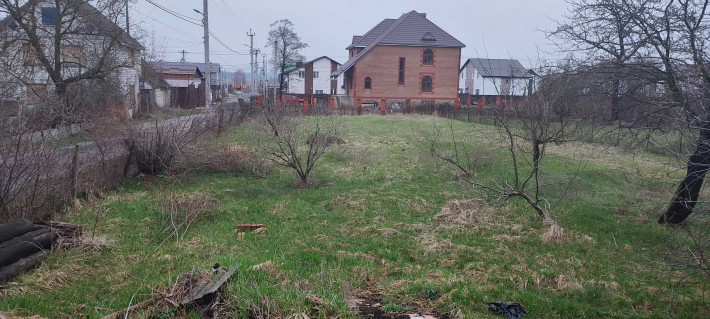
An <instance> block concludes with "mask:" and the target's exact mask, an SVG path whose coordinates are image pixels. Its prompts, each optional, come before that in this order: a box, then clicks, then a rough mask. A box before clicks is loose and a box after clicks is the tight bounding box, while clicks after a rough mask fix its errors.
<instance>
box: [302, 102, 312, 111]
mask: <svg viewBox="0 0 710 319" xmlns="http://www.w3.org/2000/svg"><path fill="white" fill-rule="evenodd" d="M310 102H311V101H310V100H308V99H304V100H303V114H308V104H310Z"/></svg>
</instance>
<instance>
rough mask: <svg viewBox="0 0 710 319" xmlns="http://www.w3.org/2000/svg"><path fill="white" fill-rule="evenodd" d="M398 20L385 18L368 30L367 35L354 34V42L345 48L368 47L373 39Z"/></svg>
mask: <svg viewBox="0 0 710 319" xmlns="http://www.w3.org/2000/svg"><path fill="white" fill-rule="evenodd" d="M395 21H397V20H396V19H384V20H382V22H380V23H378V24H377V25H376V26H375V27H374V28H372V29H371V30H370V31H367V33H365V35H361V36H353V44H351V45H350V46H348V47H347V48H345V49H346V50H350V49H352V48H364V47H367V46H368V45H369V44H370V43H372V41H374V40H375V39H376V38H377V36H379V35H380V34H382V32H384V31H385V30H387V28H389V27H390V26H391V25H392V23H394V22H395Z"/></svg>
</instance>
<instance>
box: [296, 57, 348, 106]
mask: <svg viewBox="0 0 710 319" xmlns="http://www.w3.org/2000/svg"><path fill="white" fill-rule="evenodd" d="M340 66H341V64H340V63H339V62H338V61H335V60H333V59H331V58H329V57H327V56H322V57H319V58H316V59H313V60H311V61H308V62H306V63H303V65H302V66H299V67H296V68H293V69H291V70H289V71H287V72H286V83H287V84H286V85H287V86H286V88H285V92H286V93H288V94H296V95H300V96H302V97H316V98H319V99H323V98H327V96H328V95H336V94H345V89H344V88H342V85H343V76H342V75H340V76H338V77H335V78H331V77H330V75H331V73H333V72H335V71H337V70H338V68H339V67H340Z"/></svg>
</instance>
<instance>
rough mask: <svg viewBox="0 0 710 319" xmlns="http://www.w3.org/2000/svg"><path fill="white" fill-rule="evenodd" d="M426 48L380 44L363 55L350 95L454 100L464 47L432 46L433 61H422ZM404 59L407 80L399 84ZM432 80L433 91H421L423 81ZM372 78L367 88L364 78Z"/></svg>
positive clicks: (371, 97)
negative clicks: (429, 62)
mask: <svg viewBox="0 0 710 319" xmlns="http://www.w3.org/2000/svg"><path fill="white" fill-rule="evenodd" d="M425 49H427V48H426V47H404V46H377V47H375V48H373V49H372V50H371V51H370V52H369V53H368V54H367V55H365V56H364V57H362V58H361V59H360V60H359V61H358V62H357V63H356V65H355V67H354V68H355V70H354V72H353V89H352V90H351V91H350V93H351V96H353V97H355V98H360V99H382V98H388V99H419V100H443V99H450V100H454V99H456V98H457V96H458V87H459V77H458V73H459V64H460V59H461V49H459V48H429V49H432V50H433V51H434V64H433V65H424V64H423V63H422V56H423V51H424V50H425ZM401 57H402V58H405V72H404V74H405V81H404V85H399V59H400V58H401ZM425 76H429V77H431V78H432V80H433V86H432V88H433V90H432V92H422V83H421V80H422V78H424V77H425ZM366 77H370V78H371V79H372V89H371V90H365V78H366Z"/></svg>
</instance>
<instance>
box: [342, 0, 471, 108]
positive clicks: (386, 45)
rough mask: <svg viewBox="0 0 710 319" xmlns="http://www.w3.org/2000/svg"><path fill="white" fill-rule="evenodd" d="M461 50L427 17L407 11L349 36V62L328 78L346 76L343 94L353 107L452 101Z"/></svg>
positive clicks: (456, 96) (456, 42) (453, 99)
mask: <svg viewBox="0 0 710 319" xmlns="http://www.w3.org/2000/svg"><path fill="white" fill-rule="evenodd" d="M465 46H466V45H464V44H463V43H461V42H460V41H459V40H457V39H456V38H454V37H453V36H451V35H450V34H448V33H447V32H446V31H444V30H442V29H441V28H439V27H438V26H437V25H436V24H434V23H432V22H431V21H429V20H428V19H427V17H426V13H419V12H416V11H410V12H408V13H406V14H404V15H402V16H401V17H400V18H399V19H385V20H383V21H382V22H380V23H379V24H378V25H376V26H375V27H374V28H372V29H371V30H370V31H368V32H367V33H365V35H363V36H354V37H353V42H352V44H351V45H350V46H348V47H347V50H349V57H350V59H349V60H348V61H347V62H345V64H343V65H342V67H340V68H339V69H338V70H337V71H336V72H334V73H333V74H332V75H333V76H339V75H340V74H342V73H345V80H344V85H345V92H346V94H347V95H349V96H350V97H351V98H353V100H354V103H355V104H356V106H358V105H360V103H362V102H364V101H377V102H380V103H381V104H382V102H385V103H384V104H386V100H405V101H406V103H407V104H409V103H410V102H411V101H422V100H426V101H432V100H435V101H451V102H454V101H457V100H458V87H459V66H460V63H461V62H460V61H461V49H462V48H464V47H465ZM383 100H384V101H383ZM383 110H384V109H383Z"/></svg>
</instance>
